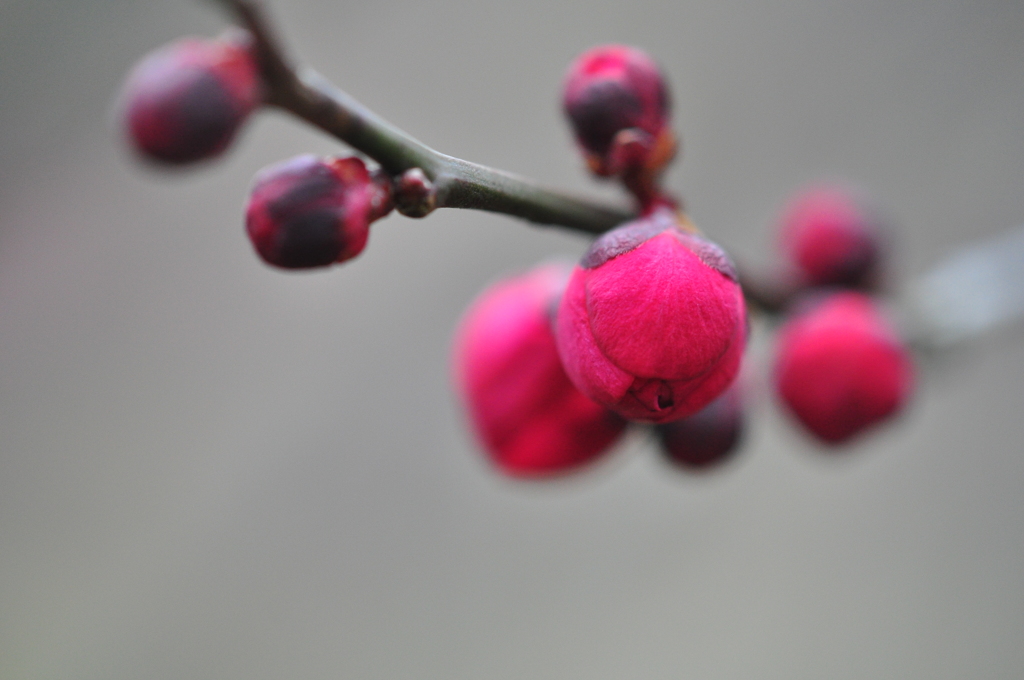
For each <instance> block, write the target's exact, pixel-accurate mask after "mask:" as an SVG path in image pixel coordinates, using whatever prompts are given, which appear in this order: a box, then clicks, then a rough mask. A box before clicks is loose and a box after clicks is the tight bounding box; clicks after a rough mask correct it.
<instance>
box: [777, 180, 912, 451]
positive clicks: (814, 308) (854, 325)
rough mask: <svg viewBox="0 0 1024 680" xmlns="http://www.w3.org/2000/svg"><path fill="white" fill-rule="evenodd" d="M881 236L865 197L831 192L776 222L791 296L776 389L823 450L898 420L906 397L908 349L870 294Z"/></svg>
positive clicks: (813, 196) (801, 196)
mask: <svg viewBox="0 0 1024 680" xmlns="http://www.w3.org/2000/svg"><path fill="white" fill-rule="evenodd" d="M885 231H886V229H885V226H884V223H883V220H882V218H881V213H880V211H879V210H878V209H877V208H876V207H875V206H873V205H872V204H871V203H870V201H869V200H868V199H867V198H866V196H865V195H864V194H863V193H861V192H859V191H856V190H854V189H851V188H849V187H846V186H843V185H838V184H819V185H815V186H812V187H809V188H807V189H804V190H802V191H800V192H799V193H797V194H796V195H795V196H794V197H793V198H792V199H791V200H790V202H789V204H788V205H787V206H786V208H785V210H784V212H783V215H782V218H781V220H780V223H779V236H780V243H781V246H782V247H781V250H782V253H783V262H784V267H785V268H786V269H787V271H788V272H789V273H788V277H789V278H790V280H791V281H793V282H794V283H795V291H796V292H795V293H794V294H793V295H792V299H793V302H792V303H791V304H790V306H789V309H788V311H787V315H786V318H785V319H784V321H783V324H782V326H781V328H780V329H779V333H778V337H777V341H776V350H775V351H776V357H775V376H774V378H775V386H776V390H777V393H778V396H779V398H780V399H781V401H782V402H783V404H785V406H786V408H787V409H788V411H789V412H790V413H792V414H793V415H794V416H795V417H796V419H797V421H798V422H799V423H801V424H802V425H803V426H804V427H806V428H807V430H809V431H810V432H811V433H812V434H813V435H815V436H816V437H817V438H818V439H819V440H820V441H822V442H824V443H826V444H839V443H842V442H845V441H847V440H850V439H853V438H855V437H856V436H857V435H859V434H860V433H862V432H864V431H865V430H868V429H870V428H872V427H873V426H875V425H877V424H879V423H881V422H883V421H885V420H886V419H888V418H890V417H892V416H894V415H896V414H897V413H898V412H899V411H900V410H901V408H902V407H903V405H904V404H905V403H906V402H907V401H908V400H909V398H910V396H911V393H912V391H913V361H912V359H911V356H910V351H909V349H908V348H907V346H906V344H905V343H904V342H903V340H902V339H901V338H900V337H899V334H898V333H897V331H896V330H895V328H894V327H893V326H892V324H891V323H890V322H889V320H888V319H887V317H886V314H885V312H884V310H883V309H882V306H881V304H880V302H879V301H878V300H877V298H876V297H875V295H874V294H875V292H876V291H877V290H878V288H879V283H880V280H881V278H882V271H881V269H882V262H883V255H884V251H885V246H886V242H885V239H884V236H885Z"/></svg>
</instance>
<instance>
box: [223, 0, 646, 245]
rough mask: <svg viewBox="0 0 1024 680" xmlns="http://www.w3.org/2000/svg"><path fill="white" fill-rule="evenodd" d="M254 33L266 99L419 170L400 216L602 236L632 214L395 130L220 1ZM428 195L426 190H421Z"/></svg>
mask: <svg viewBox="0 0 1024 680" xmlns="http://www.w3.org/2000/svg"><path fill="white" fill-rule="evenodd" d="M215 1H216V2H218V3H219V4H221V5H223V6H224V7H225V8H227V9H228V10H230V11H231V12H232V13H233V14H234V15H235V17H236V18H237V19H238V21H239V23H241V24H242V26H243V27H244V28H246V29H247V30H248V31H249V32H250V33H251V35H252V38H253V47H254V50H255V52H256V55H257V58H258V60H259V63H260V68H261V71H262V76H263V80H264V84H265V88H266V92H265V93H264V100H265V102H266V104H268V105H270V106H276V107H278V108H281V109H284V110H286V111H288V112H290V113H292V114H293V115H295V116H297V117H298V118H301V119H302V120H305V121H306V122H308V123H310V124H311V125H313V126H315V127H317V128H320V129H321V130H323V131H324V132H326V133H328V134H330V135H332V136H334V137H336V138H337V139H339V140H341V141H343V142H345V143H346V144H348V145H349V146H351V147H353V148H354V149H356V150H358V151H361V152H363V153H365V154H366V155H367V156H369V157H370V158H372V159H374V160H375V161H377V162H378V163H379V164H380V165H381V167H382V168H384V170H386V171H387V172H388V173H390V174H391V175H392V176H394V177H396V178H400V177H401V176H402V175H403V173H406V172H409V171H415V170H419V171H421V172H422V173H423V175H425V176H426V178H427V180H429V187H430V188H431V191H430V193H429V194H426V195H423V198H422V204H410V202H409V201H407V202H406V203H405V204H404V207H403V210H402V212H403V213H404V214H406V215H409V216H413V217H421V216H423V215H426V214H427V213H429V212H430V211H431V210H432V209H433V208H434V207H437V208H473V209H476V210H486V211H489V212H497V213H504V214H506V215H513V216H515V217H521V218H523V219H526V220H529V221H531V222H536V223H538V224H552V225H558V226H562V227H568V228H570V229H574V230H577V231H582V232H587V233H591V234H599V233H602V232H604V231H607V230H608V229H611V228H612V227H614V226H616V225H618V224H620V223H622V222H625V221H627V220H629V219H631V218H632V217H634V216H635V215H634V213H633V212H632V211H630V210H626V209H623V208H616V207H611V206H603V205H600V204H598V203H594V202H592V201H589V200H586V199H581V198H577V197H575V196H571V195H569V194H566V193H563V192H560V191H555V190H552V189H548V188H545V187H542V186H541V185H539V184H537V183H535V182H533V181H531V180H528V179H525V178H522V177H518V176H516V175H513V174H510V173H506V172H502V171H500V170H495V169H493V168H488V167H485V166H483V165H477V164H476V163H470V162H468V161H464V160H461V159H459V158H454V157H452V156H448V155H445V154H442V153H440V152H438V151H435V150H433V149H431V148H430V147H428V146H426V145H425V144H423V143H422V142H420V141H418V140H416V139H414V138H413V137H411V136H410V135H408V134H406V133H405V132H403V131H401V130H399V129H398V128H396V127H395V126H393V125H391V124H390V123H388V122H387V121H385V120H384V119H383V118H381V117H380V116H378V115H377V114H375V113H374V112H372V111H370V110H369V109H367V108H366V107H364V106H363V105H362V104H360V103H359V102H357V101H356V100H355V99H353V98H352V97H350V96H349V95H347V94H345V93H344V92H342V91H341V90H339V89H337V88H336V87H334V86H333V85H331V84H330V83H329V82H328V81H327V80H326V79H325V78H323V77H322V76H320V75H318V74H317V73H315V72H313V71H312V70H309V69H305V68H303V69H299V68H296V67H295V66H294V65H293V64H292V62H291V61H290V59H289V58H288V56H287V55H286V53H285V52H284V50H283V49H282V47H281V45H280V43H279V41H278V40H277V38H276V37H275V35H274V31H273V29H272V27H271V24H270V22H269V20H268V19H267V17H266V14H265V13H264V11H263V8H262V6H261V5H260V3H259V2H257V1H256V0H215ZM421 193H422V192H421Z"/></svg>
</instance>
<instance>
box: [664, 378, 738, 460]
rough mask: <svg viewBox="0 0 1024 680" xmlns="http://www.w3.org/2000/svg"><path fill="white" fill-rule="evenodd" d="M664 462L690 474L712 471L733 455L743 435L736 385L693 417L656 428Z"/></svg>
mask: <svg viewBox="0 0 1024 680" xmlns="http://www.w3.org/2000/svg"><path fill="white" fill-rule="evenodd" d="M655 430H656V432H657V434H658V443H659V444H660V445H661V452H662V454H663V455H664V457H665V459H666V460H668V461H669V462H671V463H672V464H674V465H677V466H679V467H681V468H686V469H690V470H702V469H707V468H711V467H714V466H715V465H719V464H721V463H724V462H725V461H726V460H728V459H729V458H730V457H731V456H732V454H733V453H734V452H735V451H736V448H737V446H738V445H739V443H740V439H741V437H742V434H743V403H742V397H741V395H740V390H739V388H738V387H737V384H736V383H733V384H732V386H731V387H730V388H729V389H727V390H726V391H725V392H723V393H722V394H721V395H720V396H718V397H717V398H716V399H715V400H714V401H712V402H711V403H710V404H708V405H707V406H705V407H704V408H702V409H701V410H699V411H697V412H696V413H694V414H693V415H692V416H688V417H686V418H682V419H680V420H673V421H672V422H668V423H663V424H661V425H658V426H657V427H656V428H655Z"/></svg>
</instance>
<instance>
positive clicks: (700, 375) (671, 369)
mask: <svg viewBox="0 0 1024 680" xmlns="http://www.w3.org/2000/svg"><path fill="white" fill-rule="evenodd" d="M556 336H557V339H558V351H559V354H560V355H561V357H562V363H563V364H564V366H565V370H566V373H568V374H569V378H570V379H571V380H572V381H573V383H575V385H576V386H577V387H578V388H579V389H580V390H581V391H582V392H583V393H584V394H586V395H587V396H589V397H590V398H591V399H593V400H594V401H596V402H598V403H599V404H604V405H605V406H607V407H609V408H611V409H613V410H615V411H617V412H618V413H620V414H622V415H623V416H625V417H627V418H631V419H634V420H643V421H648V422H655V423H663V422H667V421H670V420H676V419H678V418H682V417H685V416H688V415H692V414H694V413H696V412H697V411H699V410H700V409H701V408H703V407H704V406H706V405H707V404H709V403H710V402H711V401H712V400H713V399H714V398H715V397H717V396H718V395H719V394H721V393H722V391H723V390H725V388H726V387H728V386H729V384H730V383H731V382H732V380H733V378H735V377H736V373H737V371H738V370H739V366H740V359H741V358H742V356H743V348H744V345H745V343H746V309H745V307H744V303H743V293H742V291H741V290H740V286H739V283H737V279H736V272H735V269H734V268H733V265H732V263H731V262H730V260H729V258H728V256H727V255H726V254H725V252H724V251H722V249H721V248H719V247H718V246H717V245H715V244H714V243H712V242H711V241H708V240H707V239H705V238H703V237H702V236H699V235H697V234H695V233H692V232H690V231H687V229H686V226H684V224H683V223H682V222H680V220H679V218H678V217H677V215H676V214H675V213H673V212H671V211H669V210H659V211H657V212H655V213H654V214H652V215H651V216H649V217H645V218H642V219H639V220H636V221H634V222H630V223H628V224H626V225H624V226H621V227H619V228H617V229H614V230H612V231H610V232H608V233H606V234H604V235H603V236H601V237H600V238H598V239H597V240H596V241H595V242H594V244H593V245H592V246H591V247H590V250H589V251H587V253H586V255H584V256H583V259H582V260H581V262H580V264H579V266H577V267H576V269H575V270H574V271H573V275H572V278H571V279H570V281H569V286H568V288H567V290H566V292H565V295H564V296H563V298H562V304H561V306H560V307H559V309H558V326H557V332H556Z"/></svg>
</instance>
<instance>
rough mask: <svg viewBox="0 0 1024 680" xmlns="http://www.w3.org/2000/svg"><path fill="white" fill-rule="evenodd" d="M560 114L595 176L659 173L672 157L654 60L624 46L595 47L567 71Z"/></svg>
mask: <svg viewBox="0 0 1024 680" xmlns="http://www.w3.org/2000/svg"><path fill="white" fill-rule="evenodd" d="M563 102H564V107H565V113H566V115H567V116H568V117H569V120H570V121H571V123H572V126H573V130H574V132H575V133H576V141H577V142H578V143H579V145H580V147H582V148H583V150H584V151H585V152H586V154H587V162H588V164H589V165H590V168H591V170H592V171H593V172H595V173H596V174H598V175H604V176H607V175H617V174H620V173H622V172H624V171H626V170H627V169H630V168H633V169H636V168H647V169H652V170H656V169H660V168H661V167H662V166H664V165H665V164H666V163H667V162H668V161H669V160H671V158H672V156H673V155H674V153H675V138H674V137H673V136H672V132H671V130H669V128H668V116H669V96H668V88H667V87H666V86H665V81H664V79H663V78H662V76H661V72H660V71H659V70H658V66H657V65H656V64H655V63H654V61H653V60H652V59H651V58H650V57H649V56H647V54H645V53H644V52H642V51H641V50H638V49H636V48H633V47H626V46H625V45H605V46H602V47H595V48H593V49H591V50H588V51H587V52H584V53H583V54H582V55H580V56H579V57H578V58H577V59H576V61H574V62H573V63H572V65H571V66H570V67H569V71H568V73H567V74H566V77H565V84H564V86H563Z"/></svg>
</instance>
